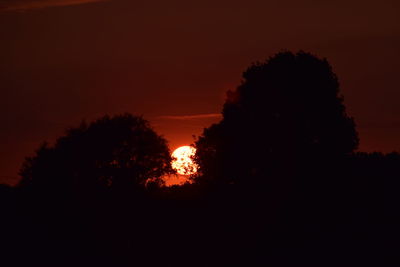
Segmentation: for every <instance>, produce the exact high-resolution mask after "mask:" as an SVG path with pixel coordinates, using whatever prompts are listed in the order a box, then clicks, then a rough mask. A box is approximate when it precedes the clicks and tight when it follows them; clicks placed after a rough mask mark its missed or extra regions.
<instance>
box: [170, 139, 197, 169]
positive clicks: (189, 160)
mask: <svg viewBox="0 0 400 267" xmlns="http://www.w3.org/2000/svg"><path fill="white" fill-rule="evenodd" d="M195 154H196V149H195V148H194V147H192V146H181V147H178V148H177V149H175V151H174V152H173V153H172V162H171V165H172V168H173V169H174V170H176V172H177V173H178V174H181V175H192V174H195V173H196V172H197V168H198V166H197V164H196V163H194V162H193V156H194V155H195Z"/></svg>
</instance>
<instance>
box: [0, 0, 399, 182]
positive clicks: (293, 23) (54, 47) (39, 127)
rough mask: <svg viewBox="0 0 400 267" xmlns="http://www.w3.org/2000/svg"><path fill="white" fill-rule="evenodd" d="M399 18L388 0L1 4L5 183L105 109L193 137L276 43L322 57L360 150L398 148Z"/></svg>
mask: <svg viewBox="0 0 400 267" xmlns="http://www.w3.org/2000/svg"><path fill="white" fill-rule="evenodd" d="M88 2H90V3H88ZM398 14H400V3H399V2H398V1H394V0H382V1H358V0H357V1H348V0H346V1H345V0H336V1H313V0H307V1H295V0H288V1H278V0H276V1H265V0H248V1H235V0H221V1H215V0H213V1H211V0H203V1H183V0H171V1H161V0H154V1H132V0H108V1H98V2H97V1H91V0H81V1H80V0H53V1H49V0H13V1H9V0H0V36H1V42H0V82H1V83H0V90H1V97H0V122H1V127H0V157H1V159H2V160H1V161H0V182H8V183H13V182H15V181H17V170H18V168H19V166H20V164H21V162H22V160H23V158H24V156H26V155H30V154H32V152H33V150H34V149H35V148H36V147H38V145H39V144H40V143H41V142H42V141H44V140H54V138H55V137H57V136H59V135H60V134H62V133H63V130H64V129H65V128H66V127H68V126H72V125H77V124H78V123H79V122H80V121H81V120H82V119H84V118H86V119H88V120H90V119H93V118H96V117H98V116H101V115H103V114H105V113H108V114H116V113H122V112H132V113H135V114H143V115H144V116H145V118H147V119H149V120H150V121H151V122H152V123H153V125H154V127H155V129H156V130H158V131H159V132H160V133H162V134H164V135H165V137H166V138H167V139H169V140H170V142H171V147H172V148H176V147H177V146H179V145H184V144H188V143H191V142H192V141H193V138H192V134H195V135H198V134H200V133H201V130H202V128H203V127H206V126H207V125H209V124H210V123H212V122H216V121H218V117H217V116H216V115H214V114H218V113H219V112H220V110H221V105H222V104H223V101H224V93H225V91H226V90H228V89H232V88H235V87H236V86H237V85H238V84H239V83H240V79H241V78H240V75H241V73H242V71H243V70H244V69H245V68H246V67H247V66H248V65H249V64H250V63H251V62H254V61H256V60H263V59H265V58H267V57H269V56H271V55H272V54H274V53H276V52H278V51H280V50H282V49H292V50H298V49H303V50H306V51H310V52H312V53H315V54H317V55H319V56H323V57H327V58H328V60H329V61H330V62H331V64H332V65H333V67H334V71H335V72H336V73H337V74H338V76H339V78H340V81H341V84H342V92H343V94H344V96H345V103H346V106H347V108H348V111H349V113H350V115H352V116H354V117H355V119H356V122H357V125H358V130H359V132H360V137H361V146H360V149H361V150H366V151H372V150H382V151H391V150H400V138H398V136H400V120H399V116H400V105H399V104H398V99H399V97H400V90H399V89H400V80H399V79H398V78H397V77H398V76H399V70H400V52H399V47H400V16H399V15H398ZM207 114H208V115H207Z"/></svg>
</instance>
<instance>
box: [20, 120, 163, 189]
mask: <svg viewBox="0 0 400 267" xmlns="http://www.w3.org/2000/svg"><path fill="white" fill-rule="evenodd" d="M169 171H170V153H169V149H168V146H167V143H166V140H165V139H164V138H162V137H161V136H159V135H157V133H156V132H155V131H154V130H153V129H152V128H151V127H150V126H149V123H148V122H147V121H146V120H144V119H142V118H141V117H135V116H132V115H130V114H125V115H120V116H115V117H109V116H105V117H102V118H100V119H98V120H96V121H94V122H92V123H90V124H87V123H82V124H81V125H80V126H79V127H77V128H71V129H69V130H68V131H67V133H66V135H65V136H63V137H60V138H59V139H58V140H57V141H56V142H55V145H54V146H49V145H47V144H45V145H43V146H42V147H40V148H39V150H38V151H37V152H36V155H35V156H34V157H30V158H27V159H26V161H25V163H24V164H23V167H22V169H21V176H22V179H21V182H20V186H21V187H34V188H47V189H49V190H53V191H56V192H57V190H61V191H65V190H68V189H74V190H75V188H78V189H79V190H81V189H82V190H83V191H85V190H88V191H91V190H97V189H102V188H107V187H111V188H125V189H132V188H136V189H137V188H140V187H143V186H145V184H146V183H148V182H153V183H154V182H155V183H162V179H161V177H162V176H163V175H164V174H165V173H166V172H169Z"/></svg>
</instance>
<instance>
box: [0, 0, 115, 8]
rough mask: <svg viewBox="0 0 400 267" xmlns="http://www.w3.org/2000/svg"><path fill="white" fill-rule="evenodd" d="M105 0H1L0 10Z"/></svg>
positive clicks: (70, 4)
mask: <svg viewBox="0 0 400 267" xmlns="http://www.w3.org/2000/svg"><path fill="white" fill-rule="evenodd" d="M102 1H107V0H2V1H0V11H28V10H32V9H41V8H46V7H63V6H73V5H82V4H89V3H94V2H102Z"/></svg>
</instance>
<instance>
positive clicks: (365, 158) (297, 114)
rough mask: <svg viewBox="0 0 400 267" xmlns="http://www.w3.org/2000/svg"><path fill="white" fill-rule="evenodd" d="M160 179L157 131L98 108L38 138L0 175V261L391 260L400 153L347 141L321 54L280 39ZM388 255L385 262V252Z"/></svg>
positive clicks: (166, 159) (344, 119)
mask: <svg viewBox="0 0 400 267" xmlns="http://www.w3.org/2000/svg"><path fill="white" fill-rule="evenodd" d="M222 115H223V118H222V120H221V121H220V122H219V123H217V124H214V125H211V126H210V127H208V128H206V129H204V132H203V134H202V135H201V136H200V137H199V138H198V139H197V140H196V141H195V143H194V146H195V147H196V149H197V154H196V157H195V160H196V162H197V164H198V165H199V172H198V173H197V174H196V175H193V176H192V177H190V179H191V180H192V182H193V183H188V184H185V185H183V186H174V187H165V186H164V183H163V177H164V176H165V175H169V174H172V173H173V172H174V171H173V170H172V169H171V166H170V161H171V158H170V157H171V156H170V151H169V148H168V145H167V141H166V140H165V139H164V138H163V137H162V136H159V135H158V134H157V133H156V132H155V131H154V130H153V129H152V128H151V126H150V125H149V123H148V122H147V121H146V120H144V119H143V118H142V117H138V116H133V115H130V114H124V115H118V116H114V117H109V116H105V117H103V118H100V119H98V120H96V121H93V122H91V123H82V124H81V125H80V126H79V127H76V128H71V129H68V130H67V132H66V134H65V135H64V136H62V137H60V138H59V139H58V140H57V141H56V142H55V144H54V145H53V146H50V145H48V144H43V145H42V146H41V147H40V148H39V149H38V150H37V152H36V155H35V156H33V157H31V158H27V159H26V161H25V162H24V164H23V166H22V168H21V172H20V175H21V180H20V182H19V184H18V185H17V186H15V187H9V186H6V185H2V186H1V187H0V203H1V204H0V205H1V211H2V214H1V218H2V220H1V229H2V238H1V242H2V245H4V249H2V252H3V253H2V254H3V256H2V257H1V258H0V261H1V262H3V263H4V264H2V266H160V265H162V266H312V265H314V266H361V265H366V264H368V265H370V264H375V265H377V266H392V265H393V264H394V263H395V262H394V261H393V260H392V259H391V258H390V256H395V255H396V253H397V249H398V248H399V237H400V232H399V229H400V228H399V223H400V213H399V204H400V195H399V193H398V190H399V187H400V180H399V178H400V177H399V176H400V154H398V153H395V152H393V153H389V154H382V153H363V152H359V151H357V147H358V142H359V139H358V134H357V131H356V126H355V122H354V119H353V118H351V117H350V116H348V115H347V113H346V109H345V106H344V103H343V96H341V95H340V86H339V82H338V78H337V77H336V75H335V74H334V72H333V71H332V68H331V66H330V65H329V63H328V62H327V60H325V59H320V58H318V57H316V56H314V55H312V54H309V53H305V52H298V53H292V52H282V53H278V54H276V55H275V56H273V57H271V58H269V59H268V60H266V61H265V62H260V63H255V64H253V65H252V66H250V67H249V68H248V69H247V70H246V71H245V72H244V73H243V80H242V83H241V84H240V85H239V86H238V87H237V88H236V90H233V91H229V92H228V93H227V99H226V102H225V104H224V106H223V110H222ZM393 266H395V265H393Z"/></svg>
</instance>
